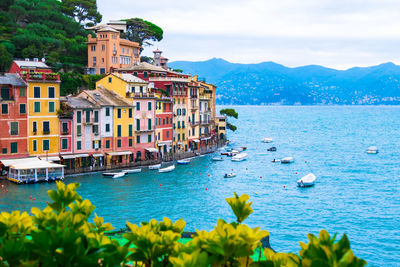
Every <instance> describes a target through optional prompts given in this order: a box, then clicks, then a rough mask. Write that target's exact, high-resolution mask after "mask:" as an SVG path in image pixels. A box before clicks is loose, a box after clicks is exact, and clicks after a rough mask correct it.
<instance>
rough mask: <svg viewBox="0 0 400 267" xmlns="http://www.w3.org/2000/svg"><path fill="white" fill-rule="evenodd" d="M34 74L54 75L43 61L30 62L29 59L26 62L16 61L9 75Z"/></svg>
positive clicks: (34, 60)
mask: <svg viewBox="0 0 400 267" xmlns="http://www.w3.org/2000/svg"><path fill="white" fill-rule="evenodd" d="M33 72H42V73H52V72H53V71H52V70H51V68H50V67H49V66H47V64H46V63H45V62H44V60H43V59H42V61H40V60H39V59H37V58H34V59H33V60H30V59H29V58H27V59H25V60H14V61H13V63H12V64H11V67H10V70H9V73H18V74H24V73H33Z"/></svg>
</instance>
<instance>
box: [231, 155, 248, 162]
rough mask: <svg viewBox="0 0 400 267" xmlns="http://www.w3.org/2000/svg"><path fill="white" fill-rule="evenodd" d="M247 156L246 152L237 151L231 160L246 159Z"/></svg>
mask: <svg viewBox="0 0 400 267" xmlns="http://www.w3.org/2000/svg"><path fill="white" fill-rule="evenodd" d="M247 157H248V155H247V153H239V154H237V155H235V156H233V157H232V159H231V160H232V161H243V160H246V159H247Z"/></svg>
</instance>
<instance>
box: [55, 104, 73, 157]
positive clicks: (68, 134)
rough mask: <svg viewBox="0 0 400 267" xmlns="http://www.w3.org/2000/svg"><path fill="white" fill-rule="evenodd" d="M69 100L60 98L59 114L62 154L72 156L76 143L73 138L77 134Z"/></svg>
mask: <svg viewBox="0 0 400 267" xmlns="http://www.w3.org/2000/svg"><path fill="white" fill-rule="evenodd" d="M67 99H68V98H66V97H60V112H59V114H58V118H59V120H60V140H59V145H60V154H72V152H73V144H74V141H75V139H73V138H72V136H73V134H74V133H75V131H74V132H73V131H72V130H73V125H74V124H73V115H74V110H73V108H72V107H71V106H69V105H68V101H67ZM55 159H56V158H55Z"/></svg>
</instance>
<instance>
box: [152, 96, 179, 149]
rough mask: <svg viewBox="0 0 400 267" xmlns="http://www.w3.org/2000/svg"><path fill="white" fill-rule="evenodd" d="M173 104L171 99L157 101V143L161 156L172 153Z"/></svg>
mask: <svg viewBox="0 0 400 267" xmlns="http://www.w3.org/2000/svg"><path fill="white" fill-rule="evenodd" d="M173 112H174V111H173V102H172V98H171V97H166V96H162V95H161V94H159V97H158V98H157V100H156V132H155V141H156V148H157V149H158V153H159V155H161V156H164V155H166V153H169V152H171V149H172V137H173V128H172V125H173V124H172V121H173V119H172V118H173Z"/></svg>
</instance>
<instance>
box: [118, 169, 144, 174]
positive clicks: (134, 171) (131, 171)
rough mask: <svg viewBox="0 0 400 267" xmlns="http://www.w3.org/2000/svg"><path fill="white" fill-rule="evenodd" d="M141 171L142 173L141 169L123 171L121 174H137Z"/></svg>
mask: <svg viewBox="0 0 400 267" xmlns="http://www.w3.org/2000/svg"><path fill="white" fill-rule="evenodd" d="M141 171H142V169H141V168H138V169H130V170H123V171H122V172H125V173H126V174H131V173H138V172H141Z"/></svg>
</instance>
